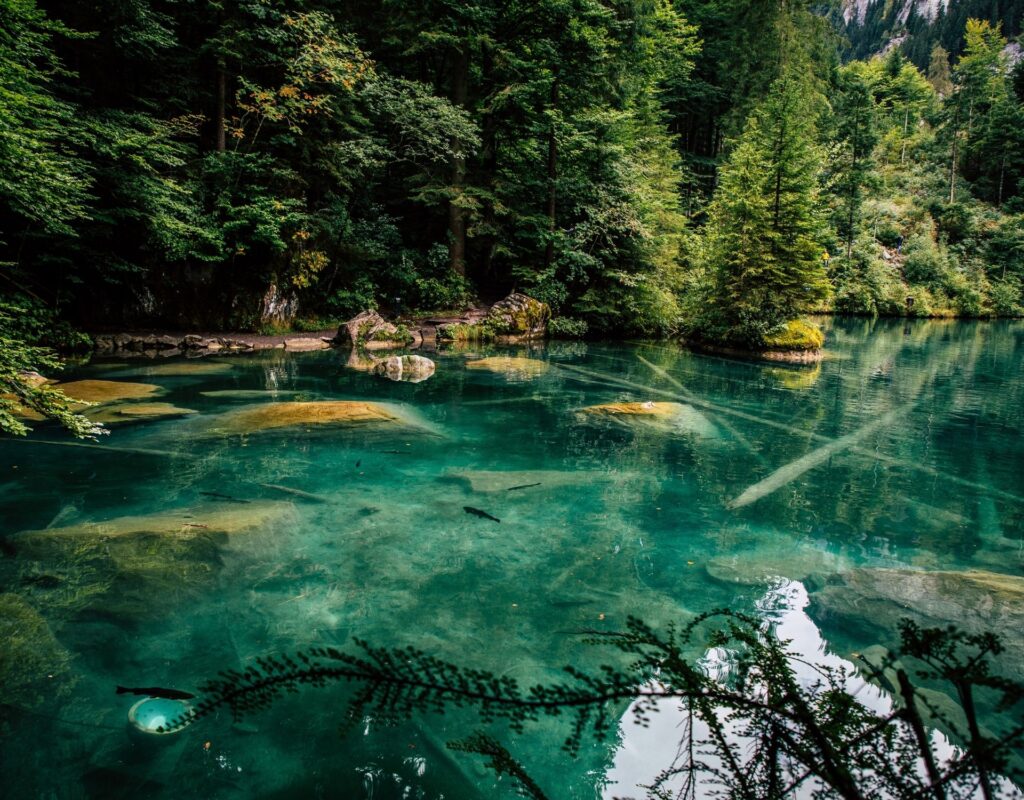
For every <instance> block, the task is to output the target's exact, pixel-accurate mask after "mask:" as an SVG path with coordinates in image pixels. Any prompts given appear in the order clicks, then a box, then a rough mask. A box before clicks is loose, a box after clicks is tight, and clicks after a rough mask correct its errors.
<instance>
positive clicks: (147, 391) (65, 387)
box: [57, 380, 164, 403]
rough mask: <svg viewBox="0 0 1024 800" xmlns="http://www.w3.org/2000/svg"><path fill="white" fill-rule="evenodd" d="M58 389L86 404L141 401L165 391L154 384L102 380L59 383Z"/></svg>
mask: <svg viewBox="0 0 1024 800" xmlns="http://www.w3.org/2000/svg"><path fill="white" fill-rule="evenodd" d="M57 388H58V389H60V390H61V391H62V392H64V394H66V395H67V396H68V397H70V398H71V399H72V400H81V401H82V402H84V403H116V402H120V401H121V400H140V399H142V398H147V397H153V396H154V395H158V394H163V391H164V390H163V389H161V388H160V387H159V386H156V385H154V384H152V383H130V382H128V381H101V380H82V381H71V382H69V383H58V384H57Z"/></svg>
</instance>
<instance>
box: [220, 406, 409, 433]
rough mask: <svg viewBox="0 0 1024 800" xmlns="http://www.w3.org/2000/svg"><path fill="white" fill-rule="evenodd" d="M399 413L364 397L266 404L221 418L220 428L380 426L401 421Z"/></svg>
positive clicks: (240, 430)
mask: <svg viewBox="0 0 1024 800" xmlns="http://www.w3.org/2000/svg"><path fill="white" fill-rule="evenodd" d="M399 421H400V419H399V417H398V415H397V414H395V413H394V412H393V411H391V410H390V409H388V408H387V407H385V406H383V405H381V404H379V403H368V402H365V401H362V400H328V401H321V402H308V403H301V402H290V403H267V404H264V405H258V406H255V407H252V408H243V409H239V410H238V411H229V412H227V413H226V414H224V415H222V416H221V417H220V418H219V421H218V425H217V430H219V431H221V432H224V433H256V432H259V431H266V430H272V429H275V428H289V427H296V426H303V425H348V426H361V425H381V424H390V423H395V422H399Z"/></svg>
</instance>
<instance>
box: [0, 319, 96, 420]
mask: <svg viewBox="0 0 1024 800" xmlns="http://www.w3.org/2000/svg"><path fill="white" fill-rule="evenodd" d="M47 317H48V315H47V314H46V313H45V312H44V311H43V310H42V309H41V308H40V307H39V306H38V305H36V304H34V303H32V302H31V301H28V300H20V301H15V302H7V301H0V432H3V433H6V434H9V435H14V436H24V435H25V434H26V433H28V432H29V430H30V428H29V426H28V425H27V424H26V423H25V421H24V412H25V411H28V412H35V413H36V414H39V415H42V417H44V418H47V419H53V420H56V421H57V422H59V423H60V424H61V425H63V426H64V427H65V428H66V429H67V430H69V431H70V432H71V433H72V434H74V435H75V436H77V437H79V438H86V437H95V436H97V435H100V434H103V433H106V432H107V431H106V430H105V429H104V428H103V427H102V426H100V425H97V424H96V423H94V422H92V421H90V420H88V419H86V418H85V417H83V416H82V415H81V414H78V413H77V412H76V411H75V410H74V407H75V406H77V407H81V406H82V403H72V401H70V400H69V399H68V398H67V397H65V396H64V394H63V393H62V392H61V391H60V390H59V389H55V388H53V387H51V386H48V385H47V384H46V382H45V380H41V379H40V376H39V374H38V373H39V372H40V371H45V372H53V371H56V370H58V369H60V362H59V361H58V360H57V358H56V356H55V355H54V353H53V351H52V350H50V349H49V348H46V347H39V346H37V345H32V344H28V343H26V339H27V338H28V339H29V341H38V340H40V339H45V340H49V341H53V342H57V341H63V342H65V343H69V344H78V343H80V340H78V339H77V337H76V336H74V335H72V334H71V333H70V332H69V331H68V330H67V329H66V328H65V327H62V326H57V327H56V329H54V330H52V332H51V333H50V334H49V335H48V336H47V334H46V331H47V330H48V328H49V326H48V325H47ZM29 337H31V338H29Z"/></svg>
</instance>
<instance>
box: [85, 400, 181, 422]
mask: <svg viewBox="0 0 1024 800" xmlns="http://www.w3.org/2000/svg"><path fill="white" fill-rule="evenodd" d="M196 413H198V412H197V411H195V410H193V409H191V408H179V407H178V406H175V405H171V404H170V403H123V404H121V405H112V406H104V407H101V408H98V409H96V410H95V411H92V412H87V413H86V416H87V417H89V419H91V420H92V421H93V422H100V423H103V424H104V425H110V424H116V423H118V422H130V421H132V420H146V419H162V418H165V417H183V416H188V415H189V414H196Z"/></svg>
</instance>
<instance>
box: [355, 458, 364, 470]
mask: <svg viewBox="0 0 1024 800" xmlns="http://www.w3.org/2000/svg"><path fill="white" fill-rule="evenodd" d="M362 463H363V459H359V460H358V461H357V462H356V469H359V465H360V464H362Z"/></svg>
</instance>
